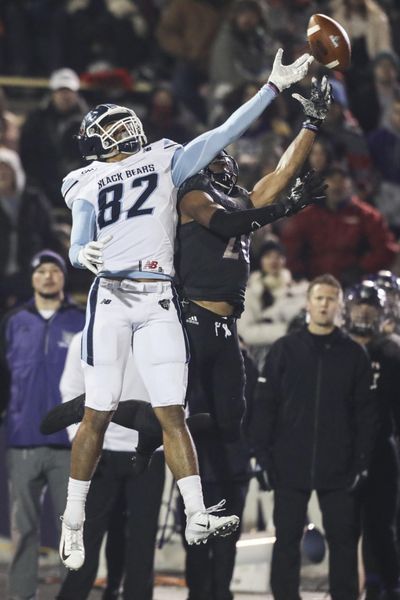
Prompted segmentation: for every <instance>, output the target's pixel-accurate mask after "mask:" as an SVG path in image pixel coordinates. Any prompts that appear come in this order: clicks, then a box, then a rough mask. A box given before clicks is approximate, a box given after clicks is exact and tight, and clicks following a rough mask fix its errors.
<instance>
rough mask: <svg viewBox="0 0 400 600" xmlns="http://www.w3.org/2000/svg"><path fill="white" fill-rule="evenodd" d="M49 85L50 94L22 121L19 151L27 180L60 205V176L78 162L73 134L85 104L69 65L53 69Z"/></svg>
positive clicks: (82, 114) (77, 165)
mask: <svg viewBox="0 0 400 600" xmlns="http://www.w3.org/2000/svg"><path fill="white" fill-rule="evenodd" d="M49 86H50V97H49V98H48V99H47V100H46V101H45V103H44V105H42V106H41V107H40V108H38V109H36V110H34V111H32V112H31V113H30V114H29V115H28V117H27V119H26V121H25V123H24V125H23V128H22V132H21V142H20V154H21V160H22V164H23V166H24V168H25V171H26V175H27V179H28V182H29V183H31V184H34V185H36V186H37V187H39V188H40V189H41V190H43V192H44V193H45V194H46V196H47V198H48V199H49V200H50V202H51V204H52V205H53V206H63V199H62V196H61V192H60V189H61V182H62V179H63V177H64V176H65V174H66V173H68V172H69V171H71V170H72V169H77V168H78V167H79V166H80V164H81V161H80V159H79V156H78V157H77V152H76V142H75V140H74V139H73V135H74V134H77V133H78V130H79V125H80V122H81V121H82V118H83V116H84V115H85V114H86V112H87V106H86V103H85V101H84V100H83V98H82V97H81V96H80V94H79V86H80V82H79V77H78V75H77V74H76V73H75V72H74V71H72V70H71V69H59V70H57V71H54V72H53V73H52V75H51V77H50V83H49Z"/></svg>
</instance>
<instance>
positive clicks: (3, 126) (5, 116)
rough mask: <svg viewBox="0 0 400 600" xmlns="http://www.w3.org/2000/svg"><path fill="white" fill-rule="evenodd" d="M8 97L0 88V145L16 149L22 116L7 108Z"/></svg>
mask: <svg viewBox="0 0 400 600" xmlns="http://www.w3.org/2000/svg"><path fill="white" fill-rule="evenodd" d="M8 104H9V103H8V99H7V97H6V94H5V92H4V90H3V88H0V146H5V147H6V148H10V150H15V151H18V148H19V138H20V135H21V126H22V122H23V117H21V116H19V115H16V114H15V113H14V112H12V111H10V110H9V108H8Z"/></svg>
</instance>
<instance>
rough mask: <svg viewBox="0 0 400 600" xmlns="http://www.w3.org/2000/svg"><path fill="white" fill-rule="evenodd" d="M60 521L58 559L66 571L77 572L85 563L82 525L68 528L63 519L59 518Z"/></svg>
mask: <svg viewBox="0 0 400 600" xmlns="http://www.w3.org/2000/svg"><path fill="white" fill-rule="evenodd" d="M60 519H61V521H62V528H61V539H60V558H61V560H62V563H63V564H64V565H65V566H66V567H67V569H70V571H77V570H78V569H80V568H81V566H82V565H83V563H84V562H85V547H84V545H83V523H82V525H81V526H80V527H69V526H68V525H67V524H66V523H65V521H64V519H63V517H60Z"/></svg>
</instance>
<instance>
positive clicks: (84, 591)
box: [57, 450, 165, 600]
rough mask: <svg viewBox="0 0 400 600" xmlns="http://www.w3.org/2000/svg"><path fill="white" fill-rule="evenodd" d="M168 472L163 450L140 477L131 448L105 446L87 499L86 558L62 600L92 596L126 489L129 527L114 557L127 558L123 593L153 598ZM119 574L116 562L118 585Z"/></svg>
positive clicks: (67, 584)
mask: <svg viewBox="0 0 400 600" xmlns="http://www.w3.org/2000/svg"><path fill="white" fill-rule="evenodd" d="M164 477H165V467H164V454H163V453H162V452H156V453H155V454H154V456H153V459H152V461H151V464H150V466H149V468H148V470H147V471H145V472H144V473H142V474H141V475H138V476H136V477H135V476H134V475H133V473H132V453H131V452H113V451H110V450H103V454H102V458H101V460H100V462H99V465H98V467H97V469H96V472H95V474H94V477H93V479H92V483H91V485H90V490H89V494H88V498H87V502H86V520H85V526H84V535H83V539H84V544H85V551H86V558H85V562H84V564H83V566H82V568H81V569H79V570H78V571H70V572H69V573H68V575H67V577H66V579H65V581H64V583H63V585H62V587H61V590H60V592H59V594H58V596H57V598H58V599H59V600H86V598H88V596H89V593H90V591H91V589H92V585H93V582H94V580H95V578H96V573H97V568H98V564H99V553H100V548H101V543H102V540H103V536H104V533H105V532H106V531H108V528H109V526H110V520H111V518H112V513H113V510H115V509H117V510H118V509H119V507H120V503H121V493H123V494H124V496H125V503H124V504H125V509H126V527H125V532H124V534H125V535H124V537H122V539H120V547H123V546H124V547H125V548H124V550H125V551H124V552H122V553H121V552H118V554H117V555H115V560H116V561H117V562H118V561H120V560H121V559H122V558H123V557H124V568H123V571H124V576H125V577H124V584H123V588H124V591H123V598H124V600H133V599H136V598H137V599H138V600H139V599H140V600H152V598H153V582H154V551H155V541H156V535H157V529H158V515H159V511H160V506H161V497H162V492H163V488H164ZM114 538H115V536H114ZM115 545H116V543H115V539H114V540H113V546H114V547H115ZM110 559H111V560H113V559H112V558H111V557H109V560H110ZM120 573H121V572H120V569H119V568H118V565H115V569H113V570H112V573H111V579H112V580H113V581H114V585H117V583H118V581H115V579H117V580H118V576H120ZM110 583H111V582H110Z"/></svg>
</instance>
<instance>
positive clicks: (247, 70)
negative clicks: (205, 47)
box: [209, 0, 278, 102]
mask: <svg viewBox="0 0 400 600" xmlns="http://www.w3.org/2000/svg"><path fill="white" fill-rule="evenodd" d="M277 49H278V45H277V41H275V40H274V39H273V38H272V37H271V36H270V35H269V34H268V33H267V30H266V23H265V20H264V14H263V8H262V6H261V3H260V2H258V1H257V0H238V1H237V2H234V3H232V7H231V10H230V12H229V13H228V15H227V17H226V19H225V20H224V22H223V23H222V25H221V28H220V30H219V31H218V33H217V35H216V38H215V40H214V43H213V45H212V49H211V57H210V65H209V81H210V86H211V90H210V93H211V98H210V99H211V102H212V101H213V100H215V99H217V98H220V97H221V95H223V94H224V93H226V92H228V91H231V90H232V89H234V88H235V87H237V86H239V85H240V84H241V83H243V82H245V81H254V80H255V81H261V80H263V79H264V78H265V65H266V64H269V61H270V60H271V59H272V58H273V56H274V54H275V52H276V50H277Z"/></svg>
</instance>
